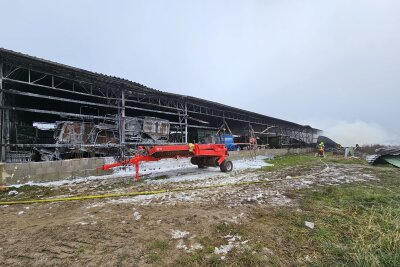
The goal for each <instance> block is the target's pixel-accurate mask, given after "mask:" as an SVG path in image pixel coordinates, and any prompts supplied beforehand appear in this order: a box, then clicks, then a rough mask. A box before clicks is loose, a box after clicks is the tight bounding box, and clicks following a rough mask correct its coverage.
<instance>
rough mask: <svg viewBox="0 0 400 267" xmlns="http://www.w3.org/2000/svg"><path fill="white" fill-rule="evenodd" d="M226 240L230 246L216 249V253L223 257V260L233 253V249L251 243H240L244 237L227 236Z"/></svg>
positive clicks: (246, 241)
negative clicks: (230, 252)
mask: <svg viewBox="0 0 400 267" xmlns="http://www.w3.org/2000/svg"><path fill="white" fill-rule="evenodd" d="M224 238H225V239H227V241H228V244H227V245H221V246H219V247H215V248H214V253H215V254H217V255H222V256H221V259H222V260H223V259H225V255H226V254H228V253H229V251H231V250H232V249H233V248H235V247H237V248H239V247H241V246H242V245H245V244H247V243H248V242H249V240H245V241H240V240H242V237H241V236H240V235H226V236H224Z"/></svg>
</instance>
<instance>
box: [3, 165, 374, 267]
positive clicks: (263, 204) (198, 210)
mask: <svg viewBox="0 0 400 267" xmlns="http://www.w3.org/2000/svg"><path fill="white" fill-rule="evenodd" d="M260 167H261V166H260ZM202 171H203V172H207V170H202ZM169 172H170V171H169ZM166 174H168V171H167V172H165V173H160V174H159V175H158V176H155V177H149V178H148V179H147V180H144V181H143V182H140V183H138V184H134V185H133V186H132V185H131V184H129V182H128V179H129V178H128V177H118V178H114V179H108V180H97V181H88V182H85V183H78V184H69V185H64V186H60V187H54V188H50V189H47V190H48V191H46V192H47V195H49V196H51V197H56V196H68V195H82V194H99V193H109V192H114V193H115V192H128V191H131V190H132V188H134V190H141V191H143V190H155V189H160V188H179V187H192V186H198V185H213V184H234V183H237V182H243V181H266V182H265V183H258V184H248V185H241V186H232V185H229V186H226V187H220V188H210V189H203V190H194V191H185V192H174V193H165V194H157V195H150V196H138V197H122V198H113V199H99V200H90V201H74V202H58V203H46V204H32V205H12V206H0V225H1V229H0V240H1V242H0V262H2V264H3V265H5V266H27V265H30V266H52V265H57V266H60V265H68V266H71V265H72V266H98V265H101V266H121V265H122V266H136V265H140V266H143V265H160V264H161V265H168V264H171V265H176V264H175V263H174V262H176V261H177V260H178V259H179V258H180V257H181V256H182V255H187V254H190V253H193V251H195V250H207V251H208V252H209V253H208V254H210V255H211V254H213V255H217V256H218V257H222V258H223V257H224V255H225V254H224V252H223V251H222V252H221V253H219V251H220V250H219V249H225V248H226V247H225V246H227V245H231V247H240V246H243V247H244V246H247V244H251V242H252V241H253V240H244V239H241V237H240V236H237V237H226V236H223V235H222V232H221V233H220V234H219V233H218V231H216V230H215V229H217V230H218V229H219V227H221V225H222V226H223V225H227V226H230V225H233V226H235V225H237V224H241V223H246V222H247V223H249V222H251V220H252V218H253V217H254V216H256V214H257V213H258V212H259V210H260V209H261V210H263V212H264V211H268V210H270V209H278V208H280V207H282V208H284V207H286V206H296V197H293V198H292V197H291V194H290V192H291V190H293V189H299V188H303V187H310V186H320V185H326V184H336V183H349V182H359V181H365V180H369V179H375V178H374V176H373V175H371V174H369V173H366V172H365V171H364V170H363V168H362V167H360V166H358V165H351V164H333V163H332V164H329V166H328V167H327V166H325V165H324V164H322V163H321V164H316V165H314V166H311V167H310V168H286V169H283V170H279V171H274V172H269V171H268V167H264V168H262V169H255V168H254V169H246V168H243V169H241V170H239V171H237V172H233V173H231V174H223V175H221V174H219V173H218V174H214V175H213V176H212V178H208V177H207V176H208V175H203V176H201V177H200V178H197V179H181V180H179V179H178V180H176V179H175V180H174V179H171V180H168V179H166V178H167V176H168V175H166ZM185 175H186V176H185ZM297 175H300V177H297ZM181 176H182V177H187V176H190V173H186V172H185V173H184V174H182V175H181ZM278 178H279V179H280V178H284V179H285V180H283V181H275V182H267V181H268V180H274V179H278ZM38 190H39V189H38ZM40 190H42V189H40ZM26 194H28V193H26ZM29 194H31V196H34V195H35V194H42V191H38V192H36V191H33V192H30V193H29ZM20 197H23V194H22V195H19V196H18V198H20ZM7 199H9V200H10V199H12V197H7ZM3 200H4V199H3ZM274 227H276V226H274ZM274 227H273V226H271V231H272V229H274ZM186 232H187V233H186ZM179 234H181V237H179ZM176 235H178V237H177V236H176ZM218 235H220V236H218ZM213 238H218V240H219V241H215V240H216V239H215V240H214V239H213ZM207 240H209V242H208V241H207ZM210 240H211V241H210ZM229 240H230V241H229ZM232 240H233V241H232ZM157 244H158V245H157ZM227 249H228V250H229V247H228V248H227ZM266 249H267V248H266ZM268 253H269V252H268V249H267V252H266V254H268ZM270 253H274V252H270ZM275 253H276V252H275ZM266 256H268V255H266Z"/></svg>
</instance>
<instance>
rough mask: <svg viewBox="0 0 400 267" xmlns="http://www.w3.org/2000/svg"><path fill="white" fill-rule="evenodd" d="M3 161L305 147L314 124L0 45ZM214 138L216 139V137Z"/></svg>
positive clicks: (311, 138) (313, 139) (314, 135)
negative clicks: (204, 148)
mask: <svg viewBox="0 0 400 267" xmlns="http://www.w3.org/2000/svg"><path fill="white" fill-rule="evenodd" d="M0 107H1V109H0V122H1V127H0V149H1V153H0V161H1V162H16V163H17V162H28V161H49V160H59V159H68V158H80V157H96V156H123V155H128V154H132V153H134V152H135V149H136V148H137V147H138V146H140V145H149V144H181V143H204V142H207V140H212V142H222V143H226V144H227V143H228V142H229V144H230V145H231V147H232V149H248V148H250V147H257V148H264V147H265V148H266V147H270V148H275V147H303V146H308V145H310V144H312V143H315V142H316V138H317V137H318V133H319V130H317V129H314V128H311V127H310V126H304V125H300V124H297V123H293V122H289V121H285V120H281V119H276V118H272V117H268V116H264V115H261V114H257V113H253V112H250V111H246V110H241V109H238V108H234V107H230V106H227V105H223V104H219V103H215V102H211V101H208V100H204V99H199V98H196V97H191V96H185V95H178V94H173V93H167V92H162V91H158V90H155V89H151V88H148V87H146V86H144V85H141V84H138V83H135V82H131V81H128V80H125V79H120V78H117V77H112V76H107V75H103V74H98V73H94V72H90V71H86V70H83V69H79V68H74V67H70V66H66V65H63V64H58V63H54V62H51V61H48V60H44V59H40V58H36V57H32V56H28V55H25V54H21V53H17V52H13V51H10V50H6V49H0ZM215 137H216V138H215Z"/></svg>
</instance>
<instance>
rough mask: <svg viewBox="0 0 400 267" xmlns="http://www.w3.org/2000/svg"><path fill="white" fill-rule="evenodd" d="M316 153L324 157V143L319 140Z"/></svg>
mask: <svg viewBox="0 0 400 267" xmlns="http://www.w3.org/2000/svg"><path fill="white" fill-rule="evenodd" d="M318 155H319V156H320V157H325V145H324V142H321V143H319V145H318Z"/></svg>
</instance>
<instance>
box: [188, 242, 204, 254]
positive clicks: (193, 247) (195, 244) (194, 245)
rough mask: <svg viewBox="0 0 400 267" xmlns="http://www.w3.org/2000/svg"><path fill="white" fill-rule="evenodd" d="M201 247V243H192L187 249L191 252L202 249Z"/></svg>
mask: <svg viewBox="0 0 400 267" xmlns="http://www.w3.org/2000/svg"><path fill="white" fill-rule="evenodd" d="M202 248H203V245H202V244H199V243H194V244H193V245H191V246H190V249H189V251H190V252H191V251H195V250H199V249H202Z"/></svg>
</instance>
